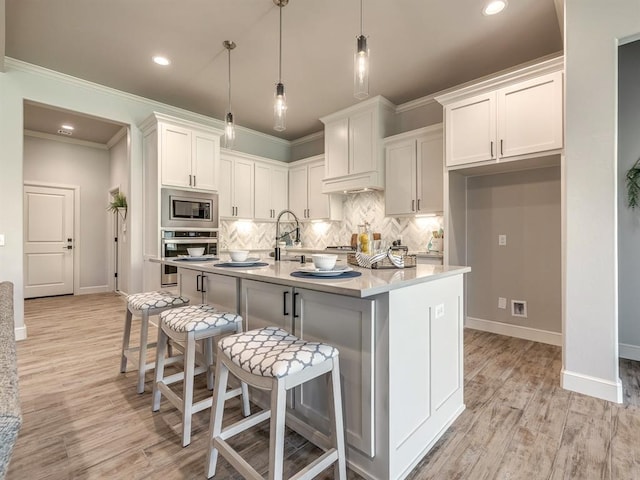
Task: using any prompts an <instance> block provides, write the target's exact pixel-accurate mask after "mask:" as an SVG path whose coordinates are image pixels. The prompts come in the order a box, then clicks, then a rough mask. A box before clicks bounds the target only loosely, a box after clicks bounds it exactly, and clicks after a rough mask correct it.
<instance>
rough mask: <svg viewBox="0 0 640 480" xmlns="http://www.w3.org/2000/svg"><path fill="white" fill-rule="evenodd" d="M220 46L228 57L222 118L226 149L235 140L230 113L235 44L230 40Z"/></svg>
mask: <svg viewBox="0 0 640 480" xmlns="http://www.w3.org/2000/svg"><path fill="white" fill-rule="evenodd" d="M222 45H223V46H224V48H226V49H227V53H228V57H229V81H228V83H227V85H228V92H229V108H228V109H227V113H226V114H225V116H224V146H225V147H226V148H233V143H234V141H235V139H236V126H235V124H234V122H233V113H231V50H233V49H234V48H236V44H235V43H234V42H232V41H231V40H225V41H224V42H222Z"/></svg>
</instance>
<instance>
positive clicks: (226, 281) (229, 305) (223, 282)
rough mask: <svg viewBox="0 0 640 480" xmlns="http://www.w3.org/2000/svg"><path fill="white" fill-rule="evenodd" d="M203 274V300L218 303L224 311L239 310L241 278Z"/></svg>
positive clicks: (212, 303)
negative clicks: (239, 284) (239, 283)
mask: <svg viewBox="0 0 640 480" xmlns="http://www.w3.org/2000/svg"><path fill="white" fill-rule="evenodd" d="M201 274H202V280H201V283H200V285H201V289H202V291H203V292H202V294H203V302H204V303H206V304H208V305H216V306H217V307H220V309H221V310H222V311H226V312H234V313H237V312H238V305H239V304H238V282H239V281H240V279H238V278H235V277H228V276H226V275H217V274H215V273H204V272H201Z"/></svg>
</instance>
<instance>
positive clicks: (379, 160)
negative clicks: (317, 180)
mask: <svg viewBox="0 0 640 480" xmlns="http://www.w3.org/2000/svg"><path fill="white" fill-rule="evenodd" d="M394 113H395V106H394V105H393V104H392V103H391V102H389V101H388V100H387V99H386V98H384V97H381V96H377V97H374V98H372V99H370V100H366V101H364V102H360V103H358V104H356V105H354V106H353V107H349V108H347V109H344V110H341V111H339V112H336V113H334V114H331V115H328V116H326V117H323V118H321V119H320V120H321V121H322V122H323V123H324V125H325V132H324V134H325V172H324V179H323V183H322V191H323V192H324V193H336V192H337V193H342V192H345V191H352V190H362V189H364V188H369V189H377V190H382V189H384V156H383V152H382V151H381V150H382V146H381V141H382V138H384V137H385V136H386V135H387V134H388V132H390V131H391V126H392V122H393V117H394Z"/></svg>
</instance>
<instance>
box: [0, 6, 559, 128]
mask: <svg viewBox="0 0 640 480" xmlns="http://www.w3.org/2000/svg"><path fill="white" fill-rule="evenodd" d="M4 2H5V15H6V32H5V35H6V38H5V50H6V52H5V53H6V55H7V56H8V57H12V58H15V59H19V60H23V61H26V62H29V63H32V64H35V65H40V66H43V67H46V68H49V69H52V70H56V71H59V72H63V73H66V74H69V75H72V76H75V77H79V78H83V79H86V80H89V81H92V82H96V83H99V84H102V85H106V86H109V87H113V88H116V89H119V90H122V91H126V92H129V93H133V94H137V95H140V96H143V97H147V98H150V99H153V100H157V101H160V102H163V103H166V104H169V105H174V106H177V107H181V108H184V109H187V110H190V111H193V112H197V113H201V114H204V115H207V116H211V117H215V118H218V119H222V118H223V117H224V113H225V110H226V108H227V75H228V70H227V51H226V50H225V49H224V47H223V46H222V42H223V41H224V40H233V41H234V42H235V43H236V44H237V48H236V49H235V50H233V52H232V56H231V69H232V111H233V113H234V116H235V120H236V124H238V125H241V126H243V127H247V128H250V129H253V130H257V131H260V132H264V133H267V134H269V135H275V136H278V137H281V138H284V139H287V140H294V139H297V138H300V137H303V136H305V135H308V134H311V133H314V132H318V131H320V130H322V124H321V122H320V121H319V120H318V118H319V117H322V116H323V115H327V114H329V113H332V112H335V111H337V110H340V109H342V108H345V107H348V106H350V105H353V104H355V103H357V102H358V101H357V100H356V99H355V98H354V97H353V93H352V78H353V52H354V49H355V37H356V35H358V34H359V23H360V18H359V7H360V2H359V1H358V0H313V1H311V0H290V1H289V4H288V5H287V6H286V7H284V9H283V12H282V13H283V33H282V36H283V53H282V62H283V64H282V81H283V83H284V84H285V87H286V93H287V101H288V106H289V109H288V112H287V129H286V130H285V131H283V132H276V131H275V130H273V127H272V101H273V92H274V90H275V83H276V82H277V80H278V7H277V6H275V5H274V3H273V0H242V1H239V0H189V1H188V2H184V1H178V0H136V1H135V2H132V1H130V0H109V1H107V0H59V1H48V2H44V1H41V0H4ZM558 2H559V0H510V3H509V5H508V7H507V8H506V9H505V10H504V11H503V12H502V13H501V14H499V15H495V16H491V17H486V16H483V15H482V13H481V10H482V6H483V4H484V0H455V1H441V0H397V1H389V0H364V1H363V4H364V19H363V21H364V33H365V34H366V35H367V36H368V37H369V47H370V50H371V80H370V87H371V88H370V94H371V95H372V96H373V95H378V94H381V95H384V96H385V97H387V98H388V99H389V100H391V101H392V102H393V103H395V104H402V103H404V102H407V101H410V100H413V99H416V98H419V97H423V96H425V95H429V94H433V93H435V92H438V91H441V90H444V89H447V88H450V87H453V86H455V85H459V84H461V83H464V82H467V81H470V80H473V79H475V78H478V77H481V76H484V75H488V74H491V73H493V72H497V71H499V70H503V69H505V68H509V67H511V66H514V65H517V64H520V63H524V62H528V61H531V60H533V59H536V58H539V57H542V56H545V55H549V54H552V53H555V52H559V51H561V50H562V37H561V31H560V26H559V25H560V23H561V22H559V21H558V17H557V14H556V11H557V10H556V7H557V5H556V4H557V3H558ZM158 54H162V55H165V56H167V57H169V58H170V59H171V61H172V63H171V65H170V66H168V67H160V66H158V65H156V64H154V63H153V62H152V61H151V57H152V56H153V55H158ZM57 128H58V127H57V126H56V130H57Z"/></svg>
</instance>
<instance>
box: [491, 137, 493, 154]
mask: <svg viewBox="0 0 640 480" xmlns="http://www.w3.org/2000/svg"><path fill="white" fill-rule="evenodd" d="M491 158H493V140H492V141H491Z"/></svg>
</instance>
